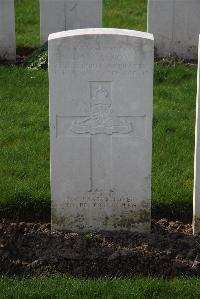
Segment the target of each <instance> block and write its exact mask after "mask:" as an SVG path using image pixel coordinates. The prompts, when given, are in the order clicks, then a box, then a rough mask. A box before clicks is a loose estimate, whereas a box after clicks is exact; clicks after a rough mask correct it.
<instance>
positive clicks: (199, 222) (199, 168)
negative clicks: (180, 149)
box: [193, 43, 200, 234]
mask: <svg viewBox="0 0 200 299" xmlns="http://www.w3.org/2000/svg"><path fill="white" fill-rule="evenodd" d="M198 56H199V58H198V75H197V100H196V128H195V156H194V191H193V232H194V234H199V233H200V90H199V88H200V43H199V55H198Z"/></svg>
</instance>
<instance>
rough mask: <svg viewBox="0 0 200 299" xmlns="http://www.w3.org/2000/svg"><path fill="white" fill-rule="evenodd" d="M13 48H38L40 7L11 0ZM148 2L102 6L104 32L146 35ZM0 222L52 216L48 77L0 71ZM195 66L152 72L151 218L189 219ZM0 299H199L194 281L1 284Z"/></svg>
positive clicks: (107, 1)
mask: <svg viewBox="0 0 200 299" xmlns="http://www.w3.org/2000/svg"><path fill="white" fill-rule="evenodd" d="M15 6H16V31H17V48H18V49H19V48H24V47H25V48H27V47H28V48H36V47H38V45H39V0H15ZM146 7H147V0H104V26H105V27H119V28H130V29H136V30H143V31H145V30H146ZM0 81H1V88H0V115H1V118H0V129H1V131H2V133H3V134H1V138H0V157H1V159H0V178H1V179H0V216H2V217H9V216H10V217H12V216H23V215H24V216H28V217H29V216H31V217H36V218H39V217H43V216H46V217H47V216H49V215H50V186H49V128H48V109H49V108H48V74H47V71H42V70H39V71H38V70H30V69H28V68H22V67H19V66H10V67H8V66H0ZM195 97H196V66H191V65H190V66H188V65H181V64H175V65H173V64H162V63H156V65H155V81H154V122H153V176H152V196H153V216H158V217H176V218H191V216H192V188H193V152H194V123H195ZM1 298H10V299H11V298H13V299H17V298H20V299H21V298H26V299H28V298H31V299H33V298H34V299H35V298H44V299H47V298H70V299H71V298H81V299H84V298H85V299H86V298H106V299H112V298H113V299H117V298H130V299H131V298H137V299H141V298H144V299H146V298H163V299H166V298H170V299H173V298H176V299H179V298H194V299H196V298H200V279H184V278H183V279H176V280H172V281H164V280H161V279H160V280H159V279H153V278H146V279H143V278H132V279H128V278H127V279H120V280H117V279H112V280H111V279H106V278H105V279H99V280H82V279H75V278H66V277H63V276H58V277H49V278H42V279H41V278H33V279H30V278H29V279H22V280H20V279H11V278H5V277H2V278H0V299H1Z"/></svg>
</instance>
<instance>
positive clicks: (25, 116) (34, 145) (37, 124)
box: [0, 67, 50, 216]
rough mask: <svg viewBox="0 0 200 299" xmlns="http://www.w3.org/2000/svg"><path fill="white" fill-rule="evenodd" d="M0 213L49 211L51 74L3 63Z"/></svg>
mask: <svg viewBox="0 0 200 299" xmlns="http://www.w3.org/2000/svg"><path fill="white" fill-rule="evenodd" d="M0 81H1V82H2V83H3V84H1V89H0V115H1V118H0V128H1V130H2V132H3V134H2V135H1V143H0V156H1V160H0V161H1V162H0V177H1V180H0V194H1V196H0V197H1V199H0V202H1V209H0V214H2V215H5V213H6V215H9V212H10V211H14V210H16V212H17V214H18V213H20V215H21V213H23V211H25V212H26V213H28V211H30V214H32V215H33V216H34V215H35V213H37V216H39V215H40V213H41V212H42V213H43V212H45V211H48V212H49V209H50V208H49V206H50V202H49V128H48V75H47V72H44V71H32V70H28V69H25V68H19V67H0Z"/></svg>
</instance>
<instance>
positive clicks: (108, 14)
mask: <svg viewBox="0 0 200 299" xmlns="http://www.w3.org/2000/svg"><path fill="white" fill-rule="evenodd" d="M15 9H16V13H15V14H16V38H17V48H18V49H19V48H24V47H28V48H37V47H38V46H39V43H40V11H39V10H40V8H39V0H15ZM103 12H104V18H103V24H104V27H114V28H115V27H116V28H130V29H135V30H141V31H146V15H147V0H104V2H103Z"/></svg>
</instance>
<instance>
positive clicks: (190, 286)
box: [0, 276, 200, 299]
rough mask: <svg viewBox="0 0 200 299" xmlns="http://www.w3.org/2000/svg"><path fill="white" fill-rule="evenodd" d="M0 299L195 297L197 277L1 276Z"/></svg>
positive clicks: (199, 286)
mask: <svg viewBox="0 0 200 299" xmlns="http://www.w3.org/2000/svg"><path fill="white" fill-rule="evenodd" d="M0 290H1V292H0V299H8V298H9V299H18V298H19V299H36V298H40V299H42V298H43V299H47V298H48V299H50V298H52V299H56V298H59V299H61V298H62V299H65V298H69V299H73V298H76V299H78V298H80V299H120V298H122V299H148V298H151V299H161V298H162V299H183V298H184V299H197V298H200V279H184V278H182V279H175V280H172V281H164V280H162V279H153V278H132V279H128V278H127V279H106V278H104V279H98V280H83V279H75V278H66V277H63V276H57V277H56V276H55V277H49V278H44V277H43V278H42V279H41V278H32V279H30V278H29V279H21V280H20V279H10V278H2V279H0Z"/></svg>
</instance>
